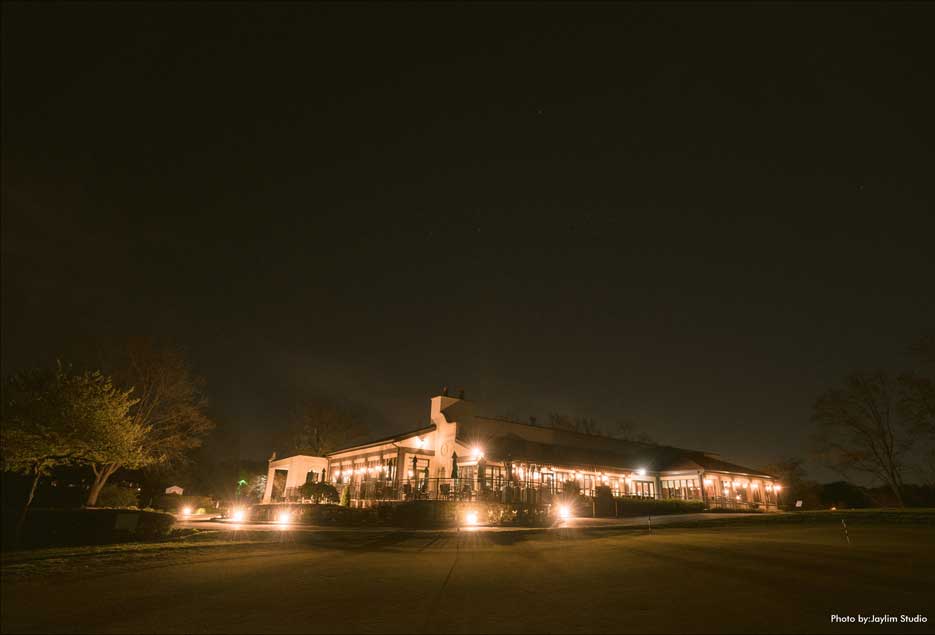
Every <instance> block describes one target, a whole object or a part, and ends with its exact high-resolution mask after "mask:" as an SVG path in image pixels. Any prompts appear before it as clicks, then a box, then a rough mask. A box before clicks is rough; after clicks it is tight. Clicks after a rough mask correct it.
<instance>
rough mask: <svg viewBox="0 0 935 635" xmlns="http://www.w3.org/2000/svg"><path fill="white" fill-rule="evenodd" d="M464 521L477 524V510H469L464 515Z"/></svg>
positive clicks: (468, 523)
mask: <svg viewBox="0 0 935 635" xmlns="http://www.w3.org/2000/svg"><path fill="white" fill-rule="evenodd" d="M464 522H465V524H467V525H472V526H473V525H476V524H477V512H468V513H466V514H465V515H464Z"/></svg>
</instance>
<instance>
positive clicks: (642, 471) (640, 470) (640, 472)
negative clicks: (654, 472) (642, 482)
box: [636, 467, 646, 476]
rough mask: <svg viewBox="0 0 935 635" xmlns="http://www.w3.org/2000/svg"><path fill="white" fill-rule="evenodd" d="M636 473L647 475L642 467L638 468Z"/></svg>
mask: <svg viewBox="0 0 935 635" xmlns="http://www.w3.org/2000/svg"><path fill="white" fill-rule="evenodd" d="M636 473H637V474H639V475H640V476H646V470H645V469H644V468H642V467H641V468H640V469H638V470H637V471H636Z"/></svg>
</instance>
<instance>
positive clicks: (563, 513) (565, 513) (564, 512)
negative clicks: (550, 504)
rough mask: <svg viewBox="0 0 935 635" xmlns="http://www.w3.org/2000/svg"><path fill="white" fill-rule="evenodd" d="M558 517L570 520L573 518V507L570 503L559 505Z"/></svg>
mask: <svg viewBox="0 0 935 635" xmlns="http://www.w3.org/2000/svg"><path fill="white" fill-rule="evenodd" d="M558 517H559V518H561V519H562V520H568V519H569V518H571V508H570V507H569V506H568V505H559V506H558Z"/></svg>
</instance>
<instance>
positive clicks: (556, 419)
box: [549, 412, 604, 435]
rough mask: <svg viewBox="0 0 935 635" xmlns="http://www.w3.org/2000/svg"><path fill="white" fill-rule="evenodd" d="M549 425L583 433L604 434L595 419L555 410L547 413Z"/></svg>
mask: <svg viewBox="0 0 935 635" xmlns="http://www.w3.org/2000/svg"><path fill="white" fill-rule="evenodd" d="M549 427H550V428H557V429H559V430H570V431H572V432H581V433H583V434H595V435H604V429H603V428H602V427H601V425H600V424H599V423H598V422H597V420H595V419H593V418H591V417H577V416H575V417H572V416H569V415H563V414H559V413H557V412H551V413H549Z"/></svg>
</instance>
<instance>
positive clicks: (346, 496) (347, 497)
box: [341, 485, 351, 507]
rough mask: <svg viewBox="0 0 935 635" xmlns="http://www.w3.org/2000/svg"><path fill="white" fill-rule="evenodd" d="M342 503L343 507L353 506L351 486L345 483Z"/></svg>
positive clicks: (342, 491)
mask: <svg viewBox="0 0 935 635" xmlns="http://www.w3.org/2000/svg"><path fill="white" fill-rule="evenodd" d="M341 505H342V506H343V507H350V506H351V486H350V485H345V486H344V489H343V490H341Z"/></svg>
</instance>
